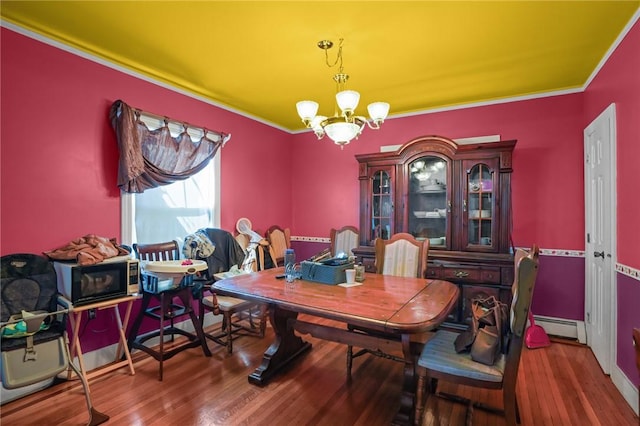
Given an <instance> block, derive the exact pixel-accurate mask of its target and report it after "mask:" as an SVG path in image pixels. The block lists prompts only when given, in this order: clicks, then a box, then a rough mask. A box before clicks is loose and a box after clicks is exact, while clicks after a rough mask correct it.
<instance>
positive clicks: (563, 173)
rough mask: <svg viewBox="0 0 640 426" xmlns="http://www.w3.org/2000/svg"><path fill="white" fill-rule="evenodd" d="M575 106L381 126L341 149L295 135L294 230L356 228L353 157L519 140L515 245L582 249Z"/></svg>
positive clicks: (568, 100) (539, 103)
mask: <svg viewBox="0 0 640 426" xmlns="http://www.w3.org/2000/svg"><path fill="white" fill-rule="evenodd" d="M581 102H582V95H581V94H575V95H567V96H557V97H551V98H544V99H537V100H530V101H522V102H511V103H508V104H501V105H492V106H486V107H478V108H467V109H461V110H456V111H448V112H441V113H434V114H426V115H420V116H414V117H406V118H397V119H392V120H387V121H386V122H385V123H384V125H383V127H382V129H380V130H377V131H374V130H365V131H364V132H363V134H362V136H360V138H359V139H358V140H357V141H354V142H352V143H351V144H349V145H347V146H346V147H345V148H344V150H343V151H341V150H340V148H338V147H337V146H335V145H333V144H332V143H331V142H330V141H328V140H324V139H323V140H322V141H317V140H315V136H313V134H310V133H304V134H299V135H296V136H295V145H294V152H295V158H296V161H295V168H294V176H296V179H295V180H294V189H293V191H294V194H296V200H298V198H297V197H299V196H302V197H304V201H303V202H300V203H298V202H296V203H295V205H294V207H293V208H294V211H293V220H294V226H293V228H294V229H295V232H297V233H298V234H299V235H314V236H325V237H327V236H328V234H329V229H330V228H331V227H332V226H333V227H336V226H342V225H344V224H353V225H358V223H359V218H358V197H359V187H358V185H359V183H358V180H357V176H358V175H357V173H358V170H357V162H356V160H355V158H354V155H355V154H359V153H367V152H376V151H379V149H380V146H382V145H395V144H402V143H404V142H407V141H409V140H411V139H413V138H415V137H418V136H421V135H433V134H435V135H443V136H447V137H451V138H463V137H471V136H484V135H493V134H499V135H500V136H501V138H502V139H517V140H518V143H517V145H516V149H515V151H514V158H513V169H514V172H513V177H512V183H513V209H514V231H513V235H514V241H515V244H516V245H518V246H530V245H531V244H532V243H537V244H539V245H540V246H542V247H547V248H563V249H574V250H577V249H581V248H584V241H583V233H584V218H583V206H584V201H583V199H584V197H583V192H584V189H583V183H582V182H583V179H582V127H581V126H582V121H583V118H582V107H581ZM326 164H331V167H326V166H325V165H326ZM338 189H339V191H338Z"/></svg>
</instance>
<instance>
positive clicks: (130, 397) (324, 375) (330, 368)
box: [0, 316, 639, 426]
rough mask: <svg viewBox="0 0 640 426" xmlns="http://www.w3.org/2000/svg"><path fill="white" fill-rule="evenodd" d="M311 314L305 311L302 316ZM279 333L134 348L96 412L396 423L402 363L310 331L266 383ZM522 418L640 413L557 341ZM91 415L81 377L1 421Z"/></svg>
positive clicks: (488, 394) (443, 408)
mask: <svg viewBox="0 0 640 426" xmlns="http://www.w3.org/2000/svg"><path fill="white" fill-rule="evenodd" d="M301 317H302V316H301ZM272 338H273V331H272V329H271V328H270V327H269V328H267V336H266V337H265V338H264V339H259V338H255V337H243V338H240V339H238V340H236V341H235V342H234V352H233V354H232V355H230V356H228V355H227V354H226V350H225V348H223V347H221V346H218V345H216V344H215V343H213V342H211V341H209V347H210V348H211V349H212V352H213V356H212V357H211V358H206V357H205V356H204V355H203V353H202V350H201V349H200V348H193V349H188V350H186V351H184V352H182V353H180V354H178V355H176V356H175V357H173V358H171V359H170V360H168V361H165V368H164V381H163V382H159V381H158V380H157V376H158V363H157V362H156V361H154V360H153V359H151V358H149V357H148V356H147V355H146V354H143V353H140V352H136V353H135V354H134V359H135V360H136V362H135V368H136V374H135V375H134V376H130V375H129V374H128V373H127V370H126V369H125V368H122V369H120V370H117V371H114V372H110V373H107V374H105V375H103V376H100V377H96V378H94V379H92V380H91V383H90V386H91V394H92V397H93V403H94V406H95V407H96V409H98V410H99V411H101V412H103V413H106V414H108V415H109V416H110V417H111V419H110V420H109V422H107V423H106V425H367V426H371V425H388V424H389V423H390V422H391V419H392V418H393V416H394V414H395V412H396V410H397V408H398V402H399V399H398V393H399V391H400V387H401V378H402V371H401V370H402V369H401V365H400V364H399V363H397V362H394V361H390V360H385V359H381V358H376V357H373V356H364V357H361V358H358V359H357V360H355V362H354V369H353V383H352V384H351V385H347V383H346V380H345V377H346V376H345V368H346V366H345V360H346V355H345V350H346V347H345V346H343V345H338V344H335V343H330V342H325V341H321V340H317V339H314V338H311V337H309V336H305V339H307V340H308V341H310V342H311V343H312V344H313V348H312V350H311V351H310V352H308V353H307V354H306V356H304V357H302V359H301V360H300V361H298V362H297V363H296V364H294V365H293V366H292V367H291V368H290V369H289V370H288V371H286V372H284V373H283V374H281V375H280V376H278V377H276V378H275V379H274V380H273V381H272V382H271V383H269V384H268V385H267V386H265V387H257V386H254V385H251V384H249V383H248V381H247V376H248V375H249V373H251V372H252V371H253V370H254V369H255V368H256V367H257V366H258V365H259V364H260V361H261V359H262V354H263V352H264V351H265V349H266V348H267V347H268V346H269V344H270V342H271V339H272ZM441 388H442V389H441V390H444V391H448V392H453V393H458V394H461V395H463V396H467V397H473V398H474V399H477V400H480V401H483V402H485V403H490V404H493V405H497V406H501V404H502V403H501V393H500V391H487V390H477V389H473V388H468V387H464V386H453V385H448V384H444V383H443V384H442V386H441ZM518 396H519V405H520V412H521V416H522V425H616V426H619V425H638V424H639V423H638V417H637V416H635V415H634V413H633V411H632V409H631V408H630V407H629V405H628V404H627V403H626V402H625V401H624V399H623V398H622V396H620V394H619V393H618V391H617V390H616V389H615V387H614V385H613V383H612V382H611V380H610V379H609V377H608V376H605V375H604V374H603V373H602V371H601V370H600V368H599V366H598V364H597V362H596V360H595V358H594V357H593V354H592V353H591V350H590V349H589V348H587V347H585V346H582V345H577V344H571V343H562V342H561V341H557V340H556V341H554V343H553V344H552V345H551V347H548V348H545V349H536V350H528V349H526V348H525V349H524V351H523V356H522V364H521V368H520V374H519V377H518ZM87 420H88V414H87V410H86V405H85V402H84V396H83V393H82V388H81V386H80V383H79V381H78V380H77V379H76V380H72V381H70V382H63V383H60V384H58V385H56V386H53V387H50V388H48V389H45V390H42V391H40V392H37V393H35V394H32V395H29V396H26V397H23V398H21V399H19V400H16V401H12V402H9V403H7V404H5V405H3V406H2V407H1V408H0V424H2V425H3V426H8V425H81V424H85V423H86V422H87ZM464 424H465V407H464V406H463V405H461V404H455V403H452V402H449V401H445V400H441V399H437V398H431V399H429V401H428V403H427V410H426V414H425V417H424V419H423V425H464ZM473 424H474V425H478V426H480V425H504V424H505V422H504V419H503V418H502V417H500V416H497V415H494V414H489V413H486V412H483V411H480V410H475V411H474V415H473Z"/></svg>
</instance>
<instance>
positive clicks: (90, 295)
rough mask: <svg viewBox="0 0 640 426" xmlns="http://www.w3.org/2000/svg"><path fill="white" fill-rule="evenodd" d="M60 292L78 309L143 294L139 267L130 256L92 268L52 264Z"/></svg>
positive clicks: (64, 263)
mask: <svg viewBox="0 0 640 426" xmlns="http://www.w3.org/2000/svg"><path fill="white" fill-rule="evenodd" d="M53 266H54V268H55V270H56V274H57V280H58V292H59V293H60V294H62V295H63V296H64V297H66V298H67V299H69V300H70V301H71V303H73V304H74V305H76V306H82V305H88V304H90V303H95V302H101V301H103V300H109V299H117V298H119V297H124V296H128V295H132V294H137V293H139V292H140V263H139V262H138V259H133V258H131V257H129V256H119V257H113V258H110V259H106V260H104V261H102V262H99V263H96V264H93V265H78V264H77V263H72V262H53Z"/></svg>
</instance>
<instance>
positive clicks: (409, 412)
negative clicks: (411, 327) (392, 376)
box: [391, 334, 418, 425]
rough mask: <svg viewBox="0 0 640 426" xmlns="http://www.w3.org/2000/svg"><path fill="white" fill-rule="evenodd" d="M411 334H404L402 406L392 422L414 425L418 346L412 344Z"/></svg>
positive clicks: (394, 423)
mask: <svg viewBox="0 0 640 426" xmlns="http://www.w3.org/2000/svg"><path fill="white" fill-rule="evenodd" d="M410 337H411V336H410V335H408V334H403V335H402V352H403V354H404V371H403V378H402V392H401V393H400V408H399V409H398V412H397V413H396V415H395V417H394V419H393V421H392V423H391V424H393V425H412V424H413V419H414V415H415V403H416V370H415V366H416V362H417V360H418V353H417V352H416V351H417V348H416V347H415V343H413V344H412V342H411V338H410Z"/></svg>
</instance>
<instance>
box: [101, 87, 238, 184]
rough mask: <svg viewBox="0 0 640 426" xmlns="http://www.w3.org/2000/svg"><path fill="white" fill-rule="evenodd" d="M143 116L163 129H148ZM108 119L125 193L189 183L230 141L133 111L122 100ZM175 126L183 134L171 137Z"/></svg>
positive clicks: (227, 137)
mask: <svg viewBox="0 0 640 426" xmlns="http://www.w3.org/2000/svg"><path fill="white" fill-rule="evenodd" d="M141 115H144V116H151V117H156V118H159V119H161V120H163V121H164V125H163V126H161V127H159V128H157V129H149V128H148V127H147V125H146V124H145V123H144V122H143V120H141ZM109 118H110V120H111V126H112V127H113V129H114V131H115V132H116V137H117V139H118V148H119V150H120V160H119V164H118V187H120V189H121V190H122V191H124V192H131V193H139V192H143V191H144V190H145V189H149V188H155V187H157V186H162V185H167V184H170V183H173V182H176V181H179V180H184V179H188V178H189V177H190V176H192V175H194V174H195V173H197V172H199V171H200V170H202V169H203V168H204V167H205V166H206V165H207V164H208V163H209V161H211V159H212V158H213V157H215V155H216V153H217V152H218V149H219V148H220V147H221V146H222V145H224V143H225V142H227V141H228V140H229V138H231V135H229V134H226V133H222V132H216V131H212V130H208V129H206V128H204V127H194V126H191V125H189V124H188V123H185V122H181V121H177V120H172V119H170V118H168V117H162V116H157V115H155V114H152V113H149V112H146V111H141V110H139V109H136V108H132V107H130V106H129V105H127V104H126V103H124V102H122V101H121V100H117V101H115V102H114V103H113V104H112V105H111V109H110V112H109ZM176 123H177V124H178V125H180V126H182V131H181V132H180V133H179V134H178V135H177V136H172V134H171V131H170V129H169V125H170V124H176ZM193 129H195V130H197V131H198V133H199V134H201V137H200V139H199V140H193V138H192V134H193V132H192V131H189V130H193ZM190 133H191V134H190Z"/></svg>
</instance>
